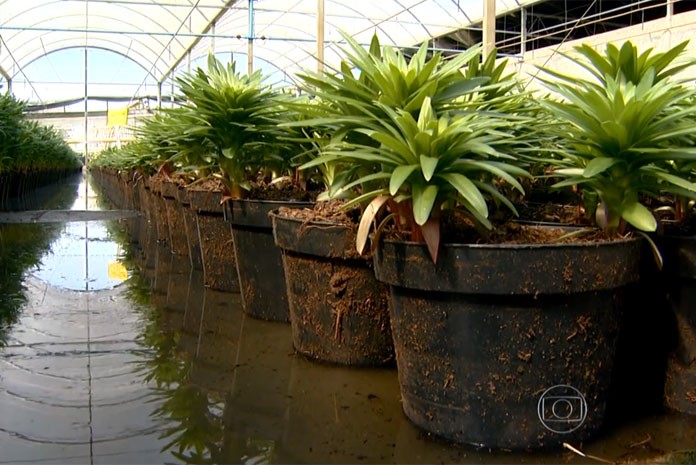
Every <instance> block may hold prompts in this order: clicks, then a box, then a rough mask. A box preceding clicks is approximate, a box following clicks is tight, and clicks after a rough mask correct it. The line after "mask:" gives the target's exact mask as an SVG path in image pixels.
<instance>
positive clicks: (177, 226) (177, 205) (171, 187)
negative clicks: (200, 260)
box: [161, 181, 189, 257]
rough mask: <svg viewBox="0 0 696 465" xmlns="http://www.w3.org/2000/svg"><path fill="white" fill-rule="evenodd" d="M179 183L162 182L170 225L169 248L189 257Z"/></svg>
mask: <svg viewBox="0 0 696 465" xmlns="http://www.w3.org/2000/svg"><path fill="white" fill-rule="evenodd" d="M178 192H179V185H178V184H176V183H174V182H170V181H165V182H163V183H162V184H161V193H162V198H163V199H164V206H165V209H166V212H167V224H168V225H169V244H168V245H169V250H170V251H171V252H172V253H173V254H174V255H177V256H180V257H184V256H186V257H188V254H189V249H188V239H187V237H186V225H185V223H184V207H183V205H182V204H181V202H179V194H178Z"/></svg>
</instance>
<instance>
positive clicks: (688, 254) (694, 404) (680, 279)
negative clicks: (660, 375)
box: [663, 237, 696, 415]
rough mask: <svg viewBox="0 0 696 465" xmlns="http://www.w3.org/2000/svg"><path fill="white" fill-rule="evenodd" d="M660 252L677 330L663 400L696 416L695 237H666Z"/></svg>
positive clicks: (674, 408) (671, 406) (673, 408)
mask: <svg viewBox="0 0 696 465" xmlns="http://www.w3.org/2000/svg"><path fill="white" fill-rule="evenodd" d="M663 251H664V258H665V274H666V276H667V279H666V283H667V287H668V289H669V301H670V304H671V307H672V312H673V316H674V319H675V321H674V323H675V324H674V326H675V330H676V333H677V334H676V340H677V343H676V347H675V348H674V351H673V352H672V353H671V354H670V355H669V357H668V359H667V374H666V378H665V403H666V405H667V407H668V408H669V409H670V410H672V411H676V412H681V413H688V414H691V415H696V310H695V309H696V237H668V238H665V239H664V241H663Z"/></svg>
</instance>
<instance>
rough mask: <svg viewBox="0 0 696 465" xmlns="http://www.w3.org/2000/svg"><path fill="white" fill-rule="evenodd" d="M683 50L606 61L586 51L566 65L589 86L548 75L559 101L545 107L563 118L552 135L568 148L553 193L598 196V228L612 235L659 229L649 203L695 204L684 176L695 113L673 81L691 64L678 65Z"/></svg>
mask: <svg viewBox="0 0 696 465" xmlns="http://www.w3.org/2000/svg"><path fill="white" fill-rule="evenodd" d="M685 47H686V43H683V44H680V45H678V46H676V47H675V48H673V49H671V50H669V51H667V52H664V53H657V54H653V53H652V51H651V50H648V51H646V52H644V53H642V54H638V51H637V48H636V47H635V46H634V45H633V44H631V43H630V42H626V43H625V44H623V46H622V47H621V48H620V49H619V48H617V47H615V46H613V45H611V44H610V45H608V46H607V48H606V50H605V52H604V54H603V55H602V54H600V53H597V52H596V51H595V50H594V49H592V48H591V47H589V46H586V45H583V46H580V47H577V48H576V50H577V52H579V56H578V57H577V58H575V57H569V58H570V59H571V60H572V61H573V62H574V63H575V64H577V65H579V66H580V67H581V68H582V69H584V70H585V71H587V72H589V73H590V75H591V76H592V78H591V79H588V78H579V77H575V76H569V75H566V74H562V73H559V72H556V71H552V70H549V69H544V71H545V72H546V73H547V74H549V75H550V76H552V77H553V78H555V79H543V80H542V81H543V82H544V83H545V85H546V86H547V87H548V88H549V89H551V90H552V91H554V92H556V93H557V94H558V95H560V96H561V97H562V100H552V99H547V100H545V101H543V102H542V104H543V105H544V106H545V107H546V108H547V109H548V110H549V111H550V112H552V113H553V114H554V115H555V116H556V117H557V118H558V120H559V124H557V125H555V126H554V127H553V130H552V133H553V135H554V136H555V137H556V138H557V140H558V141H559V142H560V143H561V144H563V146H562V147H561V148H560V149H559V150H558V151H557V153H558V154H559V156H558V158H553V157H550V158H549V161H550V162H551V163H553V164H554V165H555V166H556V169H555V170H554V172H553V174H555V175H557V176H559V177H562V178H564V179H563V180H561V181H560V182H558V183H556V184H555V185H554V187H555V188H563V187H568V186H578V188H579V189H581V190H582V191H584V192H587V193H594V194H596V196H597V198H598V203H597V206H596V214H595V218H596V222H597V225H598V226H600V227H601V228H603V229H605V230H606V231H608V232H609V233H610V234H611V235H617V234H619V235H620V234H623V233H625V232H627V230H628V226H629V225H630V226H632V227H634V228H636V229H638V230H640V231H655V230H656V228H657V221H656V219H655V216H654V214H653V213H652V212H651V211H650V209H648V208H647V207H646V205H645V204H644V200H645V199H646V198H657V197H658V196H659V195H661V194H662V193H670V194H672V195H675V196H677V197H687V198H690V199H694V198H696V184H695V183H694V182H693V181H692V179H693V175H692V174H691V173H690V172H685V171H684V170H683V169H680V166H682V165H683V164H684V163H691V162H693V161H695V160H696V148H694V147H693V145H691V144H687V143H685V142H686V141H687V140H688V139H687V137H688V135H689V134H691V133H692V132H693V120H694V119H693V116H694V114H696V107H694V106H693V105H688V104H687V102H689V101H690V100H691V99H693V97H694V92H695V91H694V89H693V88H692V87H687V86H686V85H685V83H684V82H683V81H680V80H677V79H675V78H674V75H675V74H677V73H678V72H679V71H682V70H684V69H686V68H687V67H689V66H691V65H693V61H691V62H689V63H682V64H675V63H674V60H675V59H676V58H677V57H678V56H679V55H680V54H681V53H682V52H683V50H684V49H685ZM685 174H686V175H685Z"/></svg>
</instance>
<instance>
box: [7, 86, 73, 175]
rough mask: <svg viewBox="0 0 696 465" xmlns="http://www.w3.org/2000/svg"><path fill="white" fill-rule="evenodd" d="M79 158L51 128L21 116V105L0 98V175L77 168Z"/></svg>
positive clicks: (12, 99) (10, 98)
mask: <svg viewBox="0 0 696 465" xmlns="http://www.w3.org/2000/svg"><path fill="white" fill-rule="evenodd" d="M80 165H81V162H80V159H79V158H78V155H77V154H76V153H75V152H74V151H73V150H72V149H71V148H70V147H69V146H68V144H67V143H66V142H65V141H64V140H63V138H62V136H61V135H60V134H59V133H58V132H57V131H56V130H55V129H54V128H52V127H47V126H43V125H41V124H39V123H37V122H35V121H30V120H28V119H26V117H25V116H24V103H22V102H19V101H17V100H16V99H15V98H14V97H12V95H10V94H4V95H0V174H12V173H35V172H40V171H60V170H69V169H74V168H78V167H79V166H80Z"/></svg>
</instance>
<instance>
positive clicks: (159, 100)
mask: <svg viewBox="0 0 696 465" xmlns="http://www.w3.org/2000/svg"><path fill="white" fill-rule="evenodd" d="M157 108H159V109H161V108H162V83H161V82H158V83H157Z"/></svg>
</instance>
